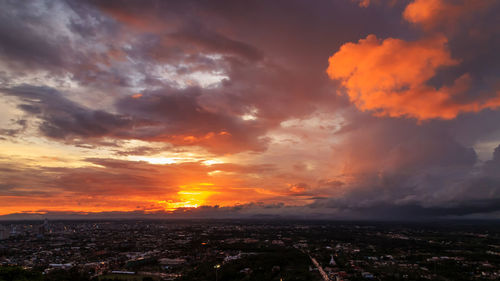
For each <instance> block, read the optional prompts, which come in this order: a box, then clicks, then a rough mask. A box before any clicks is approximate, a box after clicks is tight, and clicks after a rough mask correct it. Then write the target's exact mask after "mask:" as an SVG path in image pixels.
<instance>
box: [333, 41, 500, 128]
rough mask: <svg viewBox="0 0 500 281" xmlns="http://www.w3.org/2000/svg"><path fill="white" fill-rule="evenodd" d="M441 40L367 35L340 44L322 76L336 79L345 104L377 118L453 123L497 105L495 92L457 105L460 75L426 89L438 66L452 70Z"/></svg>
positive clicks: (463, 86) (465, 80)
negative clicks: (346, 99)
mask: <svg viewBox="0 0 500 281" xmlns="http://www.w3.org/2000/svg"><path fill="white" fill-rule="evenodd" d="M446 43H447V40H446V38H444V37H442V36H436V37H432V38H425V39H423V40H419V41H413V42H412V41H404V40H401V39H394V38H388V39H385V40H381V39H378V38H377V37H376V36H375V35H369V36H368V37H366V39H361V40H359V42H358V43H346V44H344V45H343V46H342V47H341V48H340V50H339V51H338V52H336V53H335V54H334V55H333V56H332V57H330V60H329V63H330V65H329V67H328V70H327V72H328V75H329V76H330V78H332V79H339V80H341V81H342V85H343V86H344V87H345V88H346V91H347V94H348V95H349V98H350V100H351V102H353V103H354V104H355V105H356V106H357V107H358V108H359V109H361V110H363V111H365V110H368V111H374V112H375V114H376V115H378V116H390V117H412V118H416V119H419V120H425V119H432V118H442V119H453V118H455V117H456V116H457V115H458V114H459V113H461V112H477V111H480V110H483V109H485V108H497V107H499V106H500V93H499V94H498V95H496V96H494V97H491V98H485V99H484V100H475V101H460V98H461V96H463V95H464V93H465V92H466V91H467V90H468V89H469V87H470V85H469V84H470V76H469V75H468V74H464V75H462V76H460V77H459V78H457V79H456V80H455V81H453V84H452V85H449V86H441V87H440V88H437V87H435V86H431V85H429V80H431V79H432V78H434V77H435V75H436V73H437V72H438V71H439V70H440V68H443V67H447V66H455V65H457V64H458V63H459V61H458V60H456V59H453V58H452V57H451V55H450V52H449V50H448V49H447V46H446Z"/></svg>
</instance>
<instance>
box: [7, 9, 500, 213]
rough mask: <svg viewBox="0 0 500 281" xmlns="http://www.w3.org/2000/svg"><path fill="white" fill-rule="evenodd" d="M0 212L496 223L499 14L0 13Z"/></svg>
mask: <svg viewBox="0 0 500 281" xmlns="http://www.w3.org/2000/svg"><path fill="white" fill-rule="evenodd" d="M0 6H1V7H0V216H1V217H2V218H4V219H12V218H32V217H43V216H49V217H66V218H68V217H85V216H87V217H137V216H139V217H140V216H149V217H193V218H194V217H196V218H198V217H211V218H227V217H276V216H284V217H299V218H323V219H324V218H329V219H371V218H376V219H380V218H382V219H384V218H387V219H428V218H500V52H499V50H500V17H498V14H499V13H500V1H498V0H378V1H377V0H359V1H358V0H316V1H309V0H273V1H270V0H257V1H235V0H220V1H213V0H199V1H178V0H172V1H168V0H166V1H132V0H131V1H71V0H68V1H62V0H61V1H52V0H46V1H18V0H11V1H9V0H5V1H1V2H0Z"/></svg>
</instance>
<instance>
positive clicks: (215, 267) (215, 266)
mask: <svg viewBox="0 0 500 281" xmlns="http://www.w3.org/2000/svg"><path fill="white" fill-rule="evenodd" d="M219 268H220V264H216V265H214V269H215V281H217V280H218V278H217V271H218V270H219Z"/></svg>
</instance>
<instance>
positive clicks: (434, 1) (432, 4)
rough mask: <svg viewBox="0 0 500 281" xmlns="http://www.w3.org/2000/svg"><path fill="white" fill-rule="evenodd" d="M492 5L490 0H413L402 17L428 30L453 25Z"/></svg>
mask: <svg viewBox="0 0 500 281" xmlns="http://www.w3.org/2000/svg"><path fill="white" fill-rule="evenodd" d="M493 3H494V1H492V0H461V1H445V0H415V1H413V2H412V3H410V4H408V6H406V9H405V10H404V12H403V17H404V18H405V19H406V20H407V21H408V22H411V23H415V24H422V25H423V26H424V27H427V28H430V27H434V26H436V25H438V24H442V23H448V24H454V23H456V22H457V21H458V20H461V19H462V18H463V17H464V16H466V15H467V14H471V13H473V12H475V11H479V10H481V9H485V8H487V7H488V6H489V5H491V4H493Z"/></svg>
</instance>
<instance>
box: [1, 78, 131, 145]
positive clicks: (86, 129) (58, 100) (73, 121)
mask: <svg viewBox="0 0 500 281" xmlns="http://www.w3.org/2000/svg"><path fill="white" fill-rule="evenodd" d="M1 91H2V92H3V93H4V94H6V95H9V96H16V97H18V98H19V99H20V100H21V104H19V106H18V107H19V109H21V110H23V111H24V112H26V113H27V114H30V115H34V116H36V117H38V118H39V119H40V120H42V123H41V124H40V125H39V129H40V131H41V132H42V133H43V134H44V135H45V136H47V137H50V138H54V139H62V140H68V141H71V140H72V139H73V138H96V137H103V136H110V135H113V134H116V131H119V130H124V129H130V128H131V127H132V126H133V123H134V122H133V121H132V120H131V119H130V118H127V117H125V116H122V115H115V114H110V113H108V112H105V111H102V110H92V109H89V108H86V107H83V106H81V105H79V104H77V103H75V102H73V101H70V100H68V99H67V98H65V97H64V96H63V95H62V94H61V93H59V92H58V91H57V90H55V89H52V88H48V87H35V86H29V85H24V86H18V87H15V88H10V89H1Z"/></svg>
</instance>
